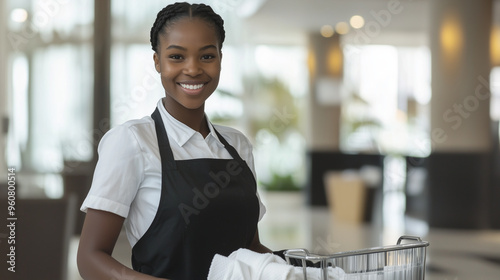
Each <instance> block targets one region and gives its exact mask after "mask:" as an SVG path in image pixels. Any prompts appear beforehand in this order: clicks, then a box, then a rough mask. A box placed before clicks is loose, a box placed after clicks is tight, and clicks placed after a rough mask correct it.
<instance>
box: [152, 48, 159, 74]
mask: <svg viewBox="0 0 500 280" xmlns="http://www.w3.org/2000/svg"><path fill="white" fill-rule="evenodd" d="M153 61H154V62H155V69H156V72H158V73H160V72H161V68H160V57H159V56H158V53H156V52H155V53H154V54H153Z"/></svg>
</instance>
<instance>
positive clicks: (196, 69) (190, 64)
mask: <svg viewBox="0 0 500 280" xmlns="http://www.w3.org/2000/svg"><path fill="white" fill-rule="evenodd" d="M202 72H203V69H202V68H201V66H200V62H199V61H197V60H195V59H190V60H188V61H187V62H186V65H185V67H184V74H186V75H189V76H197V75H199V74H201V73H202Z"/></svg>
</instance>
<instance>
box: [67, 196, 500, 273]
mask: <svg viewBox="0 0 500 280" xmlns="http://www.w3.org/2000/svg"><path fill="white" fill-rule="evenodd" d="M262 198H263V200H264V202H265V203H266V205H267V208H268V209H267V214H266V215H265V217H264V219H263V220H262V221H261V223H260V227H259V228H260V234H261V241H262V243H263V244H265V245H267V246H268V247H270V248H272V249H285V248H307V249H309V250H310V251H312V252H316V253H333V252H340V251H348V250H355V249H362V248H368V247H374V246H381V245H392V244H395V243H396V242H397V239H398V238H399V236H401V235H403V234H411V235H417V236H420V237H421V238H422V239H423V240H426V241H429V242H430V246H429V247H428V251H427V272H426V278H425V279H430V280H465V279H481V280H483V279H484V280H489V279H492V280H493V279H500V231H466V230H446V229H434V228H430V229H429V228H428V227H427V226H426V224H425V223H422V222H419V221H416V220H411V219H402V218H401V217H399V218H398V215H397V213H396V212H397V211H395V212H393V217H390V215H387V214H384V215H383V216H384V219H385V222H381V220H382V218H380V220H379V219H375V220H373V222H372V223H369V224H367V223H362V224H352V223H351V224H347V223H342V222H340V221H336V220H335V218H334V217H333V215H332V214H331V212H330V211H329V210H328V209H327V208H324V207H320V208H311V207H306V206H304V203H302V200H301V198H300V197H293V196H292V197H284V196H280V197H273V195H266V194H262ZM77 244H78V238H75V239H74V240H73V243H72V246H71V249H70V260H69V261H70V262H69V272H68V273H69V276H68V280H80V279H81V278H80V277H79V276H78V272H77V269H76V261H75V254H76V246H77ZM129 250H130V247H129V245H128V242H127V240H126V238H124V236H123V235H122V236H121V237H120V240H119V241H118V243H117V246H116V249H115V253H114V255H115V257H116V258H118V259H119V260H121V261H123V262H124V263H126V264H130V253H129V252H130V251H129Z"/></svg>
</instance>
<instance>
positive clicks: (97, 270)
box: [77, 209, 159, 280]
mask: <svg viewBox="0 0 500 280" xmlns="http://www.w3.org/2000/svg"><path fill="white" fill-rule="evenodd" d="M123 221H124V218H123V217H120V216H118V215H116V214H113V213H110V212H106V211H100V210H95V209H88V210H87V215H86V216H85V222H84V225H83V229H82V234H81V237H80V244H79V246H78V254H77V263H78V270H79V271H80V275H81V276H82V278H83V279H92V280H100V279H105V280H110V279H137V280H153V279H159V278H156V277H152V276H149V275H145V274H142V273H139V272H137V271H134V270H132V269H130V268H128V267H126V266H125V265H123V264H121V263H120V262H118V261H117V260H116V259H114V258H113V257H111V254H112V252H113V249H114V247H115V244H116V240H117V239H118V236H119V235H120V231H121V229H122V225H123Z"/></svg>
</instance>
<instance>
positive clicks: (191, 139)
mask: <svg viewBox="0 0 500 280" xmlns="http://www.w3.org/2000/svg"><path fill="white" fill-rule="evenodd" d="M157 108H158V110H159V111H160V115H161V118H162V120H163V123H164V125H165V129H166V131H167V134H168V141H169V142H170V148H171V149H172V153H173V155H174V159H175V160H186V159H195V158H219V159H231V158H232V157H231V155H230V154H229V152H228V151H227V150H226V148H225V147H224V144H222V143H221V142H220V140H219V138H218V137H217V135H216V133H215V131H214V126H213V125H212V124H211V123H210V122H208V126H209V129H210V133H209V134H208V136H207V137H206V138H203V136H202V135H201V134H200V133H199V132H197V131H195V130H193V129H192V128H190V127H188V126H187V125H185V124H184V123H182V122H180V121H178V120H177V119H175V118H174V117H172V116H171V115H170V114H169V113H168V112H167V110H165V108H164V107H163V103H162V100H160V101H158V104H157ZM215 127H216V129H217V131H218V132H219V133H220V134H221V135H222V136H223V137H224V138H225V139H226V141H227V142H228V143H229V144H231V145H232V146H233V147H234V148H235V149H236V151H237V152H238V153H239V155H240V156H241V158H242V159H243V160H244V161H246V163H247V164H248V166H249V167H250V170H251V171H252V173H253V174H254V177H255V168H254V162H253V155H252V145H251V143H250V141H249V140H248V139H247V138H246V137H245V136H244V135H243V134H242V133H241V132H239V131H238V130H236V129H233V128H230V127H226V126H220V125H215ZM98 154H99V160H98V162H97V165H96V168H95V171H94V177H93V180H92V186H91V188H90V191H89V193H88V195H87V197H86V198H85V201H84V202H83V204H82V206H81V208H80V210H81V211H83V212H86V211H87V209H88V208H92V209H97V210H103V211H108V212H111V213H114V214H116V215H119V216H122V217H124V218H126V219H125V223H124V225H125V229H126V232H127V237H128V240H129V242H130V245H131V246H132V247H133V246H134V245H135V243H136V242H137V241H138V240H139V239H140V238H141V237H142V236H143V235H144V233H145V232H146V231H147V229H148V228H149V226H150V225H151V223H152V222H153V219H154V217H155V215H156V212H157V210H158V205H159V203H160V193H161V159H160V153H159V150H158V140H157V137H156V130H155V123H154V120H153V119H152V118H151V117H150V116H146V117H144V118H142V119H138V120H131V121H127V122H126V123H124V124H121V125H119V126H116V127H114V128H112V129H111V130H109V131H108V132H107V133H106V134H105V135H104V137H103V138H102V139H101V142H100V143H99V147H98ZM257 197H258V193H257ZM259 202H260V198H259ZM265 211H266V208H265V207H264V205H263V204H262V202H260V213H259V221H260V219H262V216H263V215H264V213H265Z"/></svg>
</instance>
